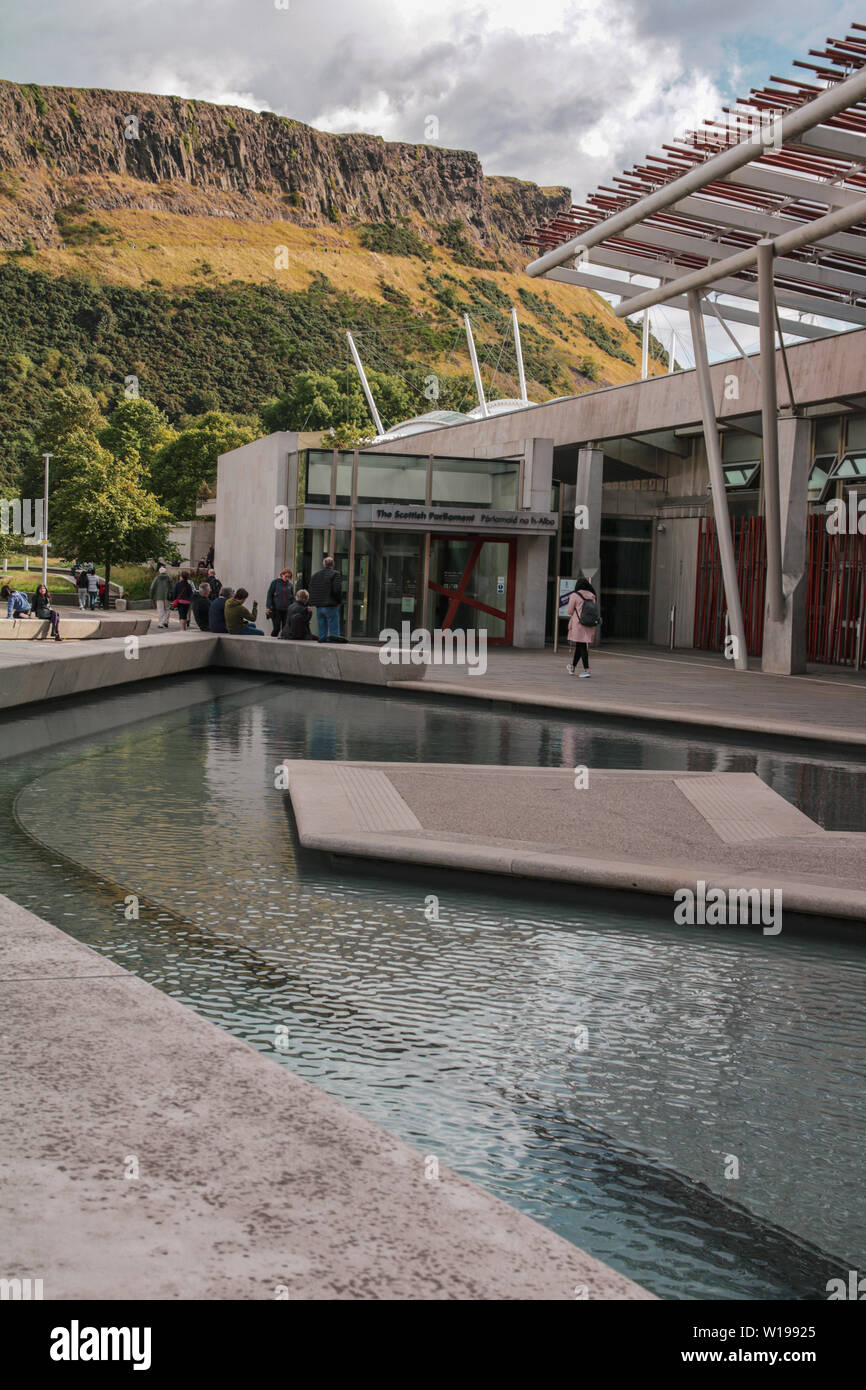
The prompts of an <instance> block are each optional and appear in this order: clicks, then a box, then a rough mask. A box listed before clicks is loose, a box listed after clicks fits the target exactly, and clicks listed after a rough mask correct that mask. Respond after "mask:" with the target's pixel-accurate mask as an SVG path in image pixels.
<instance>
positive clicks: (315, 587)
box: [309, 555, 343, 642]
mask: <svg viewBox="0 0 866 1390" xmlns="http://www.w3.org/2000/svg"><path fill="white" fill-rule="evenodd" d="M309 592H310V603H311V604H312V605H313V607H314V608H315V610H316V627H317V628H318V637H319V641H320V642H333V641H339V638H340V600H341V599H342V597H343V579H342V576H341V574H340V572H339V570H337V569H335V568H334V561H333V559H332V558H331V556H330V555H326V556H325V558H324V560H323V561H322V568H321V569H320V570H317V571H316V573H315V574H314V575H313V577H312V579H311V580H310V590H309Z"/></svg>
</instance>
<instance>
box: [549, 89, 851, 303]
mask: <svg viewBox="0 0 866 1390" xmlns="http://www.w3.org/2000/svg"><path fill="white" fill-rule="evenodd" d="M864 98H866V67H864V68H862V69H861V70H860V71H859V72H856V73H855V74H854V75H853V76H852V77H849V78H848V79H847V80H846V81H845V82H839V83H837V84H836V85H835V86H833V87H828V88H827V89H826V90H825V91H823V92H822V93H821V95H820V96H817V97H814V98H813V99H812V100H811V101H807V102H805V103H804V104H803V105H802V106H800V107H798V108H797V109H796V110H794V111H791V112H789V113H788V115H786V116H783V117H782V118H781V120H780V121H779V123H778V135H779V141H780V143H782V144H784V143H785V142H786V141H789V140H794V139H796V137H797V136H798V135H802V134H803V133H804V132H805V131H807V130H812V129H813V128H814V127H815V126H817V125H821V124H822V123H823V122H824V121H826V120H828V119H829V118H830V117H832V116H835V115H838V114H839V112H841V111H844V110H845V109H846V108H847V107H849V106H854V105H856V103H857V102H858V101H862V100H863V99H864ZM765 153H766V148H765V146H764V145H763V144H761V143H758V142H756V141H755V140H748V141H742V142H741V143H740V144H739V145H735V146H734V147H733V148H732V149H729V150H723V151H722V153H721V154H717V155H714V156H713V158H711V159H708V160H706V161H705V162H704V163H702V164H699V165H697V166H696V167H695V168H692V169H690V170H689V171H688V172H687V173H685V174H682V175H680V177H679V178H676V179H673V180H672V181H671V182H670V183H667V184H664V185H663V186H662V187H661V188H659V189H657V190H656V192H655V193H651V194H649V196H648V197H645V198H641V199H639V200H638V201H637V202H636V203H634V204H632V206H631V207H628V208H624V209H623V211H622V212H619V213H615V214H614V216H613V217H609V218H606V219H605V221H603V222H600V223H597V224H596V226H595V227H590V228H589V229H588V230H587V232H585V233H584V234H583V235H582V236H580V237H574V238H573V239H572V240H571V241H567V242H564V243H563V244H562V245H561V246H557V247H555V248H554V250H552V251H548V252H547V254H546V255H544V256H541V257H539V259H538V260H535V261H533V262H532V263H531V265H529V266H527V272H528V274H530V275H533V276H534V275H543V274H544V273H545V271H547V270H552V269H553V267H554V266H558V265H562V264H563V263H564V262H565V261H569V260H571V259H572V258H573V257H574V256H575V255H576V254H577V252H578V251H579V250H580V248H581V247H586V248H587V249H589V248H590V247H592V246H597V245H598V244H599V242H601V241H605V240H606V239H607V238H608V237H611V236H617V235H619V234H620V233H622V232H624V231H627V230H628V229H629V228H630V227H634V226H636V225H637V223H638V222H642V221H643V219H644V218H645V217H648V216H650V214H651V213H653V212H659V211H661V210H662V209H663V208H667V207H670V205H671V203H675V202H676V201H677V199H679V198H682V197H684V196H685V195H686V194H687V193H696V192H697V191H698V189H700V188H703V187H704V186H705V185H706V184H708V183H712V182H713V181H715V180H717V179H723V178H726V177H727V176H729V175H731V174H735V173H736V171H737V170H740V169H743V168H744V167H745V165H747V164H751V163H752V162H753V161H754V160H756V159H759V158H761V156H762V155H764V154H765Z"/></svg>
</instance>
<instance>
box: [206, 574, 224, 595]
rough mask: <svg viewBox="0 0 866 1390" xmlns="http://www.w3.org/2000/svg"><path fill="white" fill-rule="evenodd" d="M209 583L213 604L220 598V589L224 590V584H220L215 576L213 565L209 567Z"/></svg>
mask: <svg viewBox="0 0 866 1390" xmlns="http://www.w3.org/2000/svg"><path fill="white" fill-rule="evenodd" d="M207 582H208V584H209V585H210V596H211V602H213V600H214V599H215V598H219V596H220V589H221V588H222V584H221V583H220V582H219V580H218V579H217V577H216V575H215V574H214V568H213V565H209V566H208V572H207Z"/></svg>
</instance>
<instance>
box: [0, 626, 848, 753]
mask: <svg viewBox="0 0 866 1390" xmlns="http://www.w3.org/2000/svg"><path fill="white" fill-rule="evenodd" d="M77 611H78V610H75V612H77ZM149 612H151V610H136V612H135V614H134V616H139V615H140V614H142V613H143V614H144V615H145V616H147V614H148V613H149ZM81 616H82V617H87V616H88V615H87V614H81ZM103 616H104V617H105V618H106V620H107V621H108V622H109V623H112V622H117V623H118V625H119V624H120V623H121V622H122V621H123V619H124V618H125V617H126V616H127V615H126V614H114V613H113V612H109V613H108V614H107V615H103ZM151 616H153V614H152V613H151ZM185 643H189V644H190V646H189V648H187V649H186V653H185V655H184V657H183V658H181V657H180V653H179V652H178V653H176V654H175V657H174V659H169V658H168V655H167V652H168V648H170V647H175V646H178V647H180V648H183V646H184V644H185ZM207 643H209V644H210V654H208V653H207V652H206V651H204V650H202V646H204V645H207ZM243 643H244V646H243V647H242V648H238V650H237V652H236V653H233V655H232V661H231V664H232V665H240V664H241V663H242V661H245V660H246V658H245V657H244V656H243V653H244V652H247V653H248V659H249V667H250V669H256V668H260V669H262V670H263V671H267V672H268V673H269V674H275V675H279V674H280V672H281V671H282V672H283V674H286V675H297V674H299V672H298V671H297V670H295V669H294V667H293V665H292V663H290V662H289V659H288V657H287V656H286V651H285V649H286V648H291V649H295V648H296V647H298V646H300V645H301V644H298V643H281V642H274V641H272V639H270V638H266V637H260V638H244V639H243ZM161 645H162V646H164V647H165V649H166V659H165V661H163V660H162V658H160V660H159V661H158V662H157V663H156V665H153V663H152V662H151V661H150V660H148V661H147V662H145V661H143V660H142V661H141V662H126V661H124V660H123V659H122V657H123V653H124V650H125V649H124V644H123V641H122V640H121V639H120V638H117V639H112V638H105V639H103V640H101V641H99V642H92V643H80V644H79V643H74V644H73V643H69V644H66V643H46V642H3V641H0V707H2V706H4V705H7V706H8V705H12V704H15V703H17V702H18V701H17V700H16V699H15V698H14V696H12V694H11V685H12V682H13V681H14V678H15V675H16V667H17V668H18V669H19V674H20V675H21V676H22V677H23V675H24V670H25V669H26V667H27V666H28V665H31V664H32V665H37V664H39V663H43V662H55V663H56V662H58V661H62V660H63V658H64V656H70V655H71V654H72V653H73V652H85V651H86V655H85V657H84V659H85V660H86V661H88V662H91V661H92V662H98V661H99V659H100V656H103V657H104V656H107V655H108V653H109V652H116V653H118V654H119V656H118V660H117V661H116V662H114V663H111V664H109V666H108V667H107V671H108V670H113V671H114V675H113V678H112V676H111V675H108V674H107V671H106V675H105V677H103V676H102V675H100V677H99V679H98V680H94V681H92V682H90V681H88V680H86V679H82V680H81V681H79V682H78V683H77V684H76V685H75V687H74V688H75V690H76V691H83V690H86V689H95V688H100V687H102V686H103V685H104V684H107V685H111V684H114V683H118V684H119V683H123V682H127V681H130V680H135V679H145V678H148V677H151V676H160V675H165V674H169V673H170V672H171V671H172V670H175V669H183V668H184V667H185V666H192V665H207V664H208V663H209V662H213V663H214V664H221V659H220V652H219V650H218V647H217V643H216V641H215V639H214V638H212V637H211V638H207V637H206V635H205V634H204V633H199V632H198V631H197V630H196V629H192V630H191V631H190V632H187V633H184V632H182V631H181V629H180V626H179V624H178V622H177V620H176V618H172V622H171V627H170V629H169V631H168V632H167V633H166V632H160V631H159V630H158V629H157V628H156V625H155V624H153V625H152V626H151V629H150V633H149V635H148V637H146V638H144V639H143V640H142V655H144V653H145V649H151V651H152V649H153V648H159V647H160V646H161ZM235 645H237V644H235ZM194 646H198V647H199V650H198V652H197V654H196V656H195V657H193V655H192V647H194ZM303 646H304V649H305V652H304V658H305V659H304V671H303V675H304V677H305V679H316V678H317V676H318V675H319V674H320V675H321V678H322V679H325V680H334V679H339V678H340V677H339V675H338V674H335V658H334V653H335V652H339V651H340V650H341V649H340V648H339V647H331V646H320V645H319V644H318V643H314V642H310V643H304V644H303ZM272 648H273V649H274V650H273V651H272V650H271V649H272ZM342 650H344V651H345V648H343V649H342ZM351 650H352V651H359V652H368V653H370V654H371V655H372V653H373V652H375V651H376V648H375V646H374V645H373V644H365V645H364V646H353V647H352V648H351ZM277 653H282V655H281V656H280V657H278V656H277ZM346 660H347V662H348V658H347V659H346ZM487 661H488V666H487V670H486V672H485V674H484V675H472V674H470V673H469V671H468V669H467V668H466V667H458V666H428V667H426V668H425V669H424V670H423V671H421V670H420V669H419V668H418V667H413V666H408V665H407V666H406V667H403V668H398V667H389V666H383V667H382V668H381V671H380V673H379V674H380V675H381V676H382V677H383V678H384V679H385V680H388V681H393V683H394V686H395V687H398V686H399V689H400V690H404V691H407V692H411V691H413V690H415V691H418V692H419V693H421V694H422V695H424V696H425V697H427V698H429V697H430V695H431V694H434V693H439V694H442V695H446V694H447V695H451V696H454V695H457V696H460V697H461V698H464V699H472V700H482V701H497V702H503V701H504V702H506V703H509V704H515V705H525V706H529V707H530V708H532V707H534V708H537V709H540V710H541V709H543V710H548V711H550V710H554V711H556V710H562V711H566V712H567V713H568V714H569V715H570V716H573V715H574V713H575V712H579V711H581V710H585V711H586V712H587V713H588V714H602V715H609V716H615V717H619V718H626V719H632V720H650V721H656V722H659V721H660V722H663V723H673V724H683V725H693V726H695V727H698V728H705V729H711V730H721V729H727V730H733V731H737V730H738V731H740V732H745V733H749V734H756V735H758V736H760V735H762V734H770V735H786V736H789V737H793V738H799V739H808V740H813V741H824V742H829V743H834V744H843V745H845V746H847V747H852V748H853V747H857V748H866V672H848V671H843V670H839V669H835V668H834V669H832V670H824V669H814V670H810V672H809V673H808V675H805V676H788V677H783V676H765V675H764V674H763V673H762V672H761V671H760V670H759V669H757V668H752V669H750V670H749V671H745V672H737V671H735V670H734V669H733V667H732V666H731V665H730V663H728V662H725V661H723V660H722V659H721V658H720V657H716V656H713V655H704V654H702V653H696V652H689V653H667V652H663V651H652V650H648V649H646V648H639V649H635V648H625V649H615V648H613V647H604V648H603V649H602V650H601V651H598V652H594V653H593V655H592V678H591V679H590V680H579V679H578V678H577V677H576V676H569V675H568V674H567V673H566V669H565V668H566V664H567V661H568V652H567V650H561V651H559V652H558V653H554V652H553V651H514V650H511V649H509V648H499V647H493V648H490V649H489V650H488V653H487ZM124 667H125V668H126V669H123V668H124ZM319 667H321V672H319ZM130 668H132V669H130ZM346 670H347V671H348V670H349V666H348V664H347V666H346ZM118 672H122V673H121V674H118ZM420 675H423V680H419V679H418V676H420ZM343 679H350V680H351V679H354V677H353V676H352V675H348V676H344V677H343ZM69 693H71V692H70V690H68V689H67V688H66V684H65V682H62V681H61V682H58V683H56V685H55V686H54V688H53V689H51V694H52V695H54V694H69ZM42 697H43V695H42V693H40V691H39V690H38V689H37V688H36V687H35V686H34V687H33V688H32V690H31V691H30V693H29V694H28V696H27V698H42Z"/></svg>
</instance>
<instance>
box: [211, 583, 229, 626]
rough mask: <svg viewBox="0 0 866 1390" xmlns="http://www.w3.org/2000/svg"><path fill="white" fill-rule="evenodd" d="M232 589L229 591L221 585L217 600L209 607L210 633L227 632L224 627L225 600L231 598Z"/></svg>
mask: <svg viewBox="0 0 866 1390" xmlns="http://www.w3.org/2000/svg"><path fill="white" fill-rule="evenodd" d="M233 593H234V589H229V588H227V587H226V586H225V584H224V585H223V587H222V588H221V589H220V592H219V598H215V599H214V601H213V603H212V604H211V606H210V613H209V614H208V622H209V624H210V630H211V632H228V628H227V627H226V599H227V598H231V597H232V594H233Z"/></svg>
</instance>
